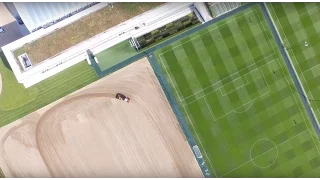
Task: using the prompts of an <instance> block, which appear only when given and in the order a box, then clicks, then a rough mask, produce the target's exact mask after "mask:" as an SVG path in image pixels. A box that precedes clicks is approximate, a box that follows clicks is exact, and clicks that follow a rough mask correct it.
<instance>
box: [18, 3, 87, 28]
mask: <svg viewBox="0 0 320 180" xmlns="http://www.w3.org/2000/svg"><path fill="white" fill-rule="evenodd" d="M87 4H89V2H15V3H14V5H15V7H16V9H17V11H18V12H19V15H20V17H21V18H22V20H23V22H24V23H25V25H26V27H27V28H28V29H29V31H30V32H31V31H32V30H34V29H36V28H38V27H39V26H43V25H45V24H47V23H50V22H52V21H54V20H57V19H59V18H61V17H63V16H65V15H67V14H69V13H72V12H74V11H75V10H78V9H80V8H81V7H84V6H86V5H87Z"/></svg>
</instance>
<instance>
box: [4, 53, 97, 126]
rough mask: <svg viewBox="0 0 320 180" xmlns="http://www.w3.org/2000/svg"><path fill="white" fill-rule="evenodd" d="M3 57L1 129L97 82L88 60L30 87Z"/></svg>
mask: <svg viewBox="0 0 320 180" xmlns="http://www.w3.org/2000/svg"><path fill="white" fill-rule="evenodd" d="M8 67H9V64H8V63H7V60H6V59H5V57H4V55H3V54H0V74H1V76H2V81H3V89H2V92H1V95H0V127H2V126H4V125H7V124H9V123H11V122H13V121H15V120H17V119H19V118H22V117H24V116H26V115H28V114H30V113H32V112H34V111H36V110H38V109H40V108H42V107H44V106H46V105H48V104H50V103H52V102H54V101H56V100H58V99H60V98H62V97H64V96H66V95H68V94H70V93H72V92H74V91H76V90H78V89H80V88H82V87H84V86H86V85H88V84H90V83H92V82H94V81H96V80H97V79H98V77H97V75H96V73H95V71H94V70H93V68H92V67H90V66H89V65H88V63H87V62H86V61H83V62H80V63H78V64H76V65H74V66H72V67H70V68H68V69H66V70H64V71H62V72H61V73H59V74H56V75H54V76H52V77H50V78H48V79H46V80H44V81H42V82H40V83H38V84H36V85H34V86H32V87H30V88H27V89H26V88H24V86H23V85H22V84H20V83H18V82H17V80H16V78H15V77H14V74H13V72H12V71H11V69H10V68H8Z"/></svg>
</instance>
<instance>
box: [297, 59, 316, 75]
mask: <svg viewBox="0 0 320 180" xmlns="http://www.w3.org/2000/svg"><path fill="white" fill-rule="evenodd" d="M295 59H296V58H295ZM319 65H320V64H317V65H315V66H313V67H311V68H309V69H307V70H305V71H303V72H302V74H304V73H305V72H307V71H310V70H312V69H313V68H317V67H318V66H319ZM299 69H300V67H299ZM300 71H301V69H300Z"/></svg>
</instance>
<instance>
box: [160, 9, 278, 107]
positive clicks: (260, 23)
mask: <svg viewBox="0 0 320 180" xmlns="http://www.w3.org/2000/svg"><path fill="white" fill-rule="evenodd" d="M254 12H255V14H257V11H256V10H255V9H253V10H251V11H249V12H247V13H245V14H243V15H241V16H239V17H237V18H234V19H232V20H230V21H227V22H226V23H224V24H222V25H220V26H219V27H221V26H224V25H227V24H228V23H230V22H232V21H235V20H236V19H238V18H240V17H243V16H245V15H247V14H249V13H254ZM258 18H259V23H258V24H259V28H260V31H261V32H265V33H266V30H265V28H264V25H263V24H262V21H261V19H260V16H258ZM260 25H262V27H263V29H264V31H263V30H262V29H261V27H260ZM219 27H216V28H214V29H211V30H209V31H208V32H206V33H204V34H207V33H209V32H211V31H213V30H215V29H218V28H219ZM202 35H203V34H202ZM202 35H198V36H196V37H194V38H192V39H190V40H188V41H186V42H184V43H181V44H179V45H177V46H175V47H173V48H172V49H170V50H167V51H165V52H163V53H161V54H159V57H160V61H162V58H161V55H163V54H165V53H167V52H169V51H173V49H175V48H177V47H179V46H182V45H183V44H185V43H188V42H190V41H192V40H194V39H196V38H199V37H201V36H202ZM267 36H269V35H268V34H267ZM270 41H271V40H270V39H269V45H270V46H271V47H272V50H273V53H272V54H271V55H268V56H267V57H265V58H263V59H261V60H259V61H258V62H260V61H263V60H264V59H267V58H268V57H270V56H272V55H274V54H275V50H274V47H273V46H272V44H271V42H270ZM258 62H257V63H258ZM255 64H256V63H253V64H251V65H249V66H248V67H250V66H252V65H255ZM164 68H165V69H166V71H167V68H166V67H165V66H164ZM243 69H245V68H243ZM243 69H242V70H243ZM240 71H241V70H240ZM240 71H237V72H236V73H239V72H240ZM236 73H233V74H232V75H234V74H236ZM167 74H168V73H167ZM230 76H231V75H230ZM230 76H229V77H230ZM170 79H171V78H170ZM224 79H226V78H224ZM224 79H223V80H224ZM220 81H222V80H219V81H218V82H216V83H214V84H212V85H210V86H208V87H206V88H204V89H202V90H199V91H198V92H196V93H194V94H192V95H190V96H188V97H186V98H183V99H182V100H181V97H180V95H179V94H178V97H179V100H180V101H184V100H186V99H187V98H190V97H192V96H194V95H196V94H198V93H200V92H202V91H204V90H205V89H208V88H210V87H212V86H213V85H215V84H217V83H219V82H220Z"/></svg>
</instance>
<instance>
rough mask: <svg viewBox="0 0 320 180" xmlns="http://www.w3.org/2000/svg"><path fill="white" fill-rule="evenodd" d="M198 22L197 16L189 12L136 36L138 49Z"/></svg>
mask: <svg viewBox="0 0 320 180" xmlns="http://www.w3.org/2000/svg"><path fill="white" fill-rule="evenodd" d="M198 23H200V21H199V19H198V18H197V16H196V15H195V14H194V13H190V14H188V15H187V16H184V17H182V18H180V19H178V20H176V21H173V22H171V23H169V24H167V25H165V26H162V27H160V28H158V29H155V30H153V31H151V32H149V33H147V34H144V35H142V36H140V37H138V38H137V41H138V43H139V45H140V47H139V49H143V48H145V47H148V46H150V45H152V44H154V43H156V42H159V41H161V40H163V39H165V38H167V37H169V36H172V35H174V34H176V33H178V32H180V31H183V30H185V29H187V28H188V27H191V26H193V25H195V24H198Z"/></svg>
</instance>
